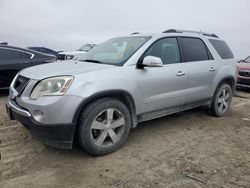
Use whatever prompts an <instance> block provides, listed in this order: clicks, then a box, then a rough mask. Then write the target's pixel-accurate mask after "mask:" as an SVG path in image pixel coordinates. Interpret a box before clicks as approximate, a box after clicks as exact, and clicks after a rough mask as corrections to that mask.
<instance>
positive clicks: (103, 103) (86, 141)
mask: <svg viewBox="0 0 250 188" xmlns="http://www.w3.org/2000/svg"><path fill="white" fill-rule="evenodd" d="M107 108H114V109H117V110H119V111H120V112H121V114H122V115H123V117H124V120H125V126H124V130H123V133H122V136H121V139H120V140H119V141H118V142H117V143H116V144H114V145H112V146H110V147H106V148H101V147H98V146H97V145H95V144H94V143H93V140H92V138H91V134H92V133H91V125H92V123H93V121H94V119H95V118H96V116H97V115H98V114H99V113H100V112H102V111H104V110H105V109H107ZM81 116H82V119H81V120H80V125H79V126H80V128H79V142H80V145H81V146H82V147H83V148H84V149H85V151H87V152H88V153H90V154H92V155H105V154H108V153H111V152H113V151H115V150H117V149H118V148H120V147H121V146H122V145H123V143H124V142H125V140H126V139H127V137H128V134H129V132H130V128H131V116H130V112H129V110H128V109H127V107H126V106H125V105H124V104H123V103H122V102H121V101H119V100H116V99H102V100H98V101H96V102H94V103H92V104H90V105H88V107H87V108H86V110H84V111H83V113H82V115H81Z"/></svg>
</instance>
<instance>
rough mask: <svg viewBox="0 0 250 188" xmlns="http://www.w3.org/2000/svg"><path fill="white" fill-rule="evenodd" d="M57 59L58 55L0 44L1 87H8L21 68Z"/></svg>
mask: <svg viewBox="0 0 250 188" xmlns="http://www.w3.org/2000/svg"><path fill="white" fill-rule="evenodd" d="M55 60H56V57H55V56H52V55H47V54H44V53H40V52H37V51H33V50H29V49H24V48H19V47H13V46H6V45H0V89H8V88H9V86H10V84H11V81H12V80H13V78H14V77H15V75H16V74H17V73H18V72H19V71H20V70H22V69H24V68H27V67H31V66H34V65H39V64H43V63H48V62H53V61H55Z"/></svg>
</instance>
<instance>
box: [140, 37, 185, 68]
mask: <svg viewBox="0 0 250 188" xmlns="http://www.w3.org/2000/svg"><path fill="white" fill-rule="evenodd" d="M146 56H155V57H159V58H161V60H162V63H163V64H172V63H179V62H180V61H181V58H180V52H179V46H178V42H177V39H176V38H164V39H160V40H158V41H156V42H155V43H154V44H153V45H152V46H151V47H150V48H149V49H148V50H147V51H146V53H145V54H144V57H146Z"/></svg>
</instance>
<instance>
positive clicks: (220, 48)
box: [209, 39, 234, 59]
mask: <svg viewBox="0 0 250 188" xmlns="http://www.w3.org/2000/svg"><path fill="white" fill-rule="evenodd" d="M209 41H210V43H211V44H212V45H213V47H214V48H215V50H216V51H217V52H218V54H219V55H220V57H221V59H232V58H234V55H233V53H232V51H231V50H230V48H229V47H228V45H227V44H226V43H225V42H224V41H222V40H214V39H209Z"/></svg>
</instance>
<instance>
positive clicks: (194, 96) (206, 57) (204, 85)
mask: <svg viewBox="0 0 250 188" xmlns="http://www.w3.org/2000/svg"><path fill="white" fill-rule="evenodd" d="M179 40H180V44H181V49H182V54H183V58H184V61H185V62H186V64H187V74H188V94H187V99H186V105H185V107H188V106H189V107H192V106H193V107H194V106H198V105H200V104H202V103H204V102H205V101H206V100H207V99H209V98H210V97H211V96H210V95H211V89H212V85H213V84H212V83H213V80H214V77H215V75H216V71H217V65H216V61H214V59H213V57H212V55H211V53H210V52H209V50H208V48H207V46H206V44H205V43H204V41H203V40H202V39H200V38H192V37H180V38H179Z"/></svg>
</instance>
